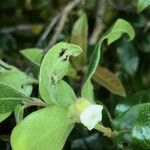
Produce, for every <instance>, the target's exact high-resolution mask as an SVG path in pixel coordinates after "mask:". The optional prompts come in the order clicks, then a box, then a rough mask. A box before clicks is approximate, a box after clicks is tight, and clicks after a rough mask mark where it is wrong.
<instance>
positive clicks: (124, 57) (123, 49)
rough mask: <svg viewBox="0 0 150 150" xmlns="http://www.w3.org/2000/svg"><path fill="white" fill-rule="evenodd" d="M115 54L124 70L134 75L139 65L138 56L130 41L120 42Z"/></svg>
mask: <svg viewBox="0 0 150 150" xmlns="http://www.w3.org/2000/svg"><path fill="white" fill-rule="evenodd" d="M117 54H118V57H119V60H120V62H121V64H122V67H123V68H124V70H125V71H126V72H127V73H128V74H130V75H131V76H134V74H135V73H136V71H137V69H138V66H139V56H138V53H137V51H136V50H135V49H134V46H133V45H132V43H127V42H126V41H123V42H121V45H120V46H119V47H118V48H117Z"/></svg>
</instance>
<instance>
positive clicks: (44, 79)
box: [39, 42, 82, 103]
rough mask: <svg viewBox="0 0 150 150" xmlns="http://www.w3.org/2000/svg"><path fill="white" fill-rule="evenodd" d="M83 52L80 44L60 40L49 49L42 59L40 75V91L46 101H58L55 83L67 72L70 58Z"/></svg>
mask: <svg viewBox="0 0 150 150" xmlns="http://www.w3.org/2000/svg"><path fill="white" fill-rule="evenodd" d="M81 52H82V49H81V48H80V47H79V46H77V45H74V44H69V43H66V42H60V43H58V44H56V45H54V46H53V47H52V48H51V49H50V50H49V51H48V53H47V54H46V55H45V57H44V59H43V61H42V64H41V68H40V75H39V91H40V95H41V97H42V99H43V100H44V101H46V102H48V103H56V98H55V96H54V93H55V92H54V89H55V85H56V84H57V82H58V81H60V80H61V79H62V78H63V77H64V76H65V75H66V74H67V72H68V67H69V58H70V57H71V56H73V57H75V56H78V55H79V54H80V53H81Z"/></svg>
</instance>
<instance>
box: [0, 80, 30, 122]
mask: <svg viewBox="0 0 150 150" xmlns="http://www.w3.org/2000/svg"><path fill="white" fill-rule="evenodd" d="M28 99H29V98H28V97H27V96H26V95H24V94H23V93H21V92H20V91H18V90H16V89H14V88H13V87H11V86H9V85H7V84H4V83H1V82H0V118H1V119H0V120H1V121H3V120H4V119H6V118H7V117H8V116H9V115H10V114H11V113H12V112H13V110H14V109H15V107H16V106H17V105H18V104H22V102H23V101H26V100H28Z"/></svg>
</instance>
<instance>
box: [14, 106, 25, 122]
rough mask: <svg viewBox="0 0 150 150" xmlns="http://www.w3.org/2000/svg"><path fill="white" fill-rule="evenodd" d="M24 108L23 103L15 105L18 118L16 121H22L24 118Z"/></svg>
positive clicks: (15, 113) (16, 117)
mask: <svg viewBox="0 0 150 150" xmlns="http://www.w3.org/2000/svg"><path fill="white" fill-rule="evenodd" d="M23 114H24V109H23V106H22V105H20V104H19V105H17V106H16V107H15V111H14V115H15V119H16V123H20V122H21V121H22V120H23Z"/></svg>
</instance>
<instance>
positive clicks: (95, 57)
mask: <svg viewBox="0 0 150 150" xmlns="http://www.w3.org/2000/svg"><path fill="white" fill-rule="evenodd" d="M124 33H127V34H128V35H129V37H130V40H132V39H133V38H134V36H135V33H134V29H133V28H132V26H131V25H130V24H129V23H128V22H127V21H125V20H123V19H118V20H117V21H116V22H115V24H114V25H113V27H112V28H111V29H110V30H108V32H107V33H106V34H105V35H104V36H103V37H102V38H101V39H100V41H99V42H98V44H97V45H96V47H95V49H94V52H93V54H92V56H91V58H90V62H89V66H88V71H87V74H86V77H85V83H84V85H83V88H82V90H84V88H85V87H87V86H86V84H87V83H88V82H89V80H91V77H92V75H93V74H94V72H95V71H96V68H97V66H98V63H99V60H100V52H101V46H102V43H103V41H104V40H105V39H107V43H108V45H109V44H111V43H112V42H114V41H115V40H117V39H119V38H120V37H121V36H122V35H123V34H124Z"/></svg>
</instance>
